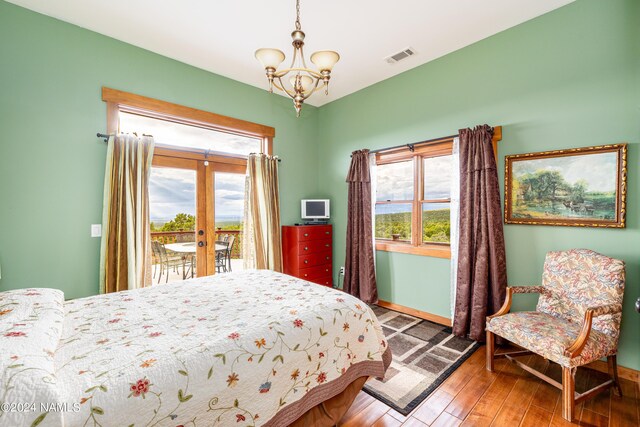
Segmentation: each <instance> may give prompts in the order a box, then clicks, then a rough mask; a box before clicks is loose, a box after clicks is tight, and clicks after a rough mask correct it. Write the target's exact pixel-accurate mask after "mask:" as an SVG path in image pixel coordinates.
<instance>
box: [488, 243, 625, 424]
mask: <svg viewBox="0 0 640 427" xmlns="http://www.w3.org/2000/svg"><path fill="white" fill-rule="evenodd" d="M624 285H625V267H624V262H623V261H620V260H617V259H613V258H609V257H607V256H604V255H601V254H599V253H597V252H593V251H590V250H587V249H573V250H568V251H561V252H549V253H548V254H547V257H546V260H545V263H544V273H543V276H542V286H518V287H509V288H507V296H506V299H505V302H504V305H503V306H502V308H501V309H500V310H499V311H498V312H497V313H496V314H494V315H493V316H489V317H487V328H486V330H487V345H486V348H487V370H489V371H493V361H494V358H495V357H506V358H507V359H509V360H511V361H512V362H514V363H516V364H517V365H518V366H520V367H521V368H523V369H525V370H526V371H528V372H530V373H532V374H534V375H536V376H537V377H539V378H541V379H543V380H545V381H547V382H548V383H550V384H551V385H553V386H555V387H557V388H559V389H560V390H562V416H563V418H564V419H566V420H568V421H572V420H573V418H574V412H575V405H576V404H577V403H579V402H581V401H583V400H586V399H588V398H591V397H593V396H595V395H596V394H597V393H599V392H601V391H604V390H606V389H608V388H609V387H614V390H615V391H616V392H617V393H618V394H619V395H621V390H620V386H619V383H618V367H617V364H616V353H617V351H618V337H619V335H620V319H621V317H622V314H621V312H622V296H623V293H624ZM518 293H539V294H540V297H539V300H538V305H537V307H536V311H526V312H516V313H510V312H509V310H510V308H511V301H512V297H513V294H518ZM494 335H498V336H500V337H503V338H505V339H506V340H508V341H510V342H512V343H513V344H515V345H516V346H518V347H521V348H522V350H521V351H514V352H510V353H502V354H499V355H496V354H495V344H494V343H495V341H494V338H495V337H494ZM529 353H535V354H539V355H541V356H542V357H544V358H545V359H548V360H551V361H553V362H556V363H558V364H559V365H560V366H562V384H560V383H559V382H557V381H555V380H553V379H552V378H549V377H547V376H546V375H544V374H543V373H541V372H538V371H536V370H535V369H533V368H531V367H530V366H528V365H525V364H524V363H522V362H520V361H518V360H516V359H515V358H514V357H515V356H517V355H524V354H529ZM603 357H606V358H607V361H608V364H609V365H608V366H609V375H610V377H611V378H610V379H609V380H608V381H606V382H605V383H603V384H600V385H599V386H597V387H594V388H592V389H591V390H588V391H586V392H584V393H576V391H575V374H576V369H577V367H578V366H582V365H586V364H587V363H590V362H592V361H594V360H598V359H601V358H603Z"/></svg>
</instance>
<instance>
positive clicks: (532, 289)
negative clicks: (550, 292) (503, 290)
mask: <svg viewBox="0 0 640 427" xmlns="http://www.w3.org/2000/svg"><path fill="white" fill-rule="evenodd" d="M543 290H544V286H509V287H508V288H507V295H506V298H505V299H504V304H502V307H500V310H498V312H497V313H496V314H493V315H491V316H487V322H488V321H490V320H491V319H493V318H494V317H500V316H504V315H505V314H507V313H508V312H509V310H511V301H512V298H513V294H541V293H542V292H543Z"/></svg>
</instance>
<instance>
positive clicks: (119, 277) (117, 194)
mask: <svg viewBox="0 0 640 427" xmlns="http://www.w3.org/2000/svg"><path fill="white" fill-rule="evenodd" d="M108 144H109V145H108V149H107V164H106V168H105V177H104V202H103V211H102V245H101V248H100V293H109V292H117V291H123V290H126V289H137V288H142V287H144V286H145V284H148V283H151V234H150V229H149V174H150V172H151V160H152V158H153V147H154V142H153V138H152V137H148V136H143V137H141V138H139V137H137V136H135V135H130V134H128V135H124V134H121V135H117V136H116V137H111V138H110V139H109V143H108Z"/></svg>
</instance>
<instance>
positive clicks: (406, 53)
mask: <svg viewBox="0 0 640 427" xmlns="http://www.w3.org/2000/svg"><path fill="white" fill-rule="evenodd" d="M415 54H416V51H415V50H414V49H413V48H412V47H408V48H406V49H403V50H401V51H400V52H398V53H394V54H393V55H391V56H387V57H386V58H385V61H387V62H388V63H389V64H395V63H396V62H399V61H402V60H403V59H407V58H408V57H410V56H413V55H415Z"/></svg>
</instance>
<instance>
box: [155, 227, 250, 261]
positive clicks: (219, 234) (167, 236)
mask: <svg viewBox="0 0 640 427" xmlns="http://www.w3.org/2000/svg"><path fill="white" fill-rule="evenodd" d="M225 234H229V235H233V236H235V241H234V242H233V247H232V248H231V258H234V259H241V258H242V237H243V236H242V230H224V229H222V228H217V229H216V240H222V238H223V236H224V235H225ZM151 240H157V241H158V242H160V243H163V244H165V245H167V244H170V243H180V242H195V241H196V232H195V231H189V230H187V231H184V230H180V231H152V232H151Z"/></svg>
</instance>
